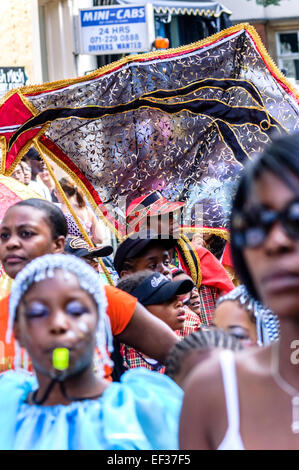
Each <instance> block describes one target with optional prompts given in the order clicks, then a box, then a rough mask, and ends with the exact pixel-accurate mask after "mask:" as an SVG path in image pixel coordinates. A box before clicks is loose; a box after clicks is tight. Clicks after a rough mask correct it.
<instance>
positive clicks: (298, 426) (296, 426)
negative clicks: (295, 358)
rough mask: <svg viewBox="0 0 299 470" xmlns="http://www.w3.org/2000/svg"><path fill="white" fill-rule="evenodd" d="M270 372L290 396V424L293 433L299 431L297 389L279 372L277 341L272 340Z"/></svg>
mask: <svg viewBox="0 0 299 470" xmlns="http://www.w3.org/2000/svg"><path fill="white" fill-rule="evenodd" d="M271 374H272V377H273V379H274V380H275V382H276V384H277V385H278V386H279V388H281V390H283V391H284V392H286V393H287V394H288V395H290V396H291V397H292V425H291V429H292V432H293V433H294V434H298V433H299V391H298V390H296V389H295V388H294V387H292V385H290V384H289V383H288V382H286V381H285V380H284V379H283V378H282V377H281V375H280V373H279V342H278V341H277V342H273V345H272V348H271Z"/></svg>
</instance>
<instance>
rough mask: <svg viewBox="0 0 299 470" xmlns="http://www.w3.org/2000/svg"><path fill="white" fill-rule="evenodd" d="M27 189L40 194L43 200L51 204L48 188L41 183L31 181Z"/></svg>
mask: <svg viewBox="0 0 299 470" xmlns="http://www.w3.org/2000/svg"><path fill="white" fill-rule="evenodd" d="M28 188H31V189H33V191H35V192H36V193H38V194H40V195H41V196H42V197H43V198H44V199H46V200H47V201H51V202H52V198H51V193H50V191H49V189H48V187H47V186H46V185H45V184H44V183H43V182H42V181H33V180H31V181H30V182H29V184H28Z"/></svg>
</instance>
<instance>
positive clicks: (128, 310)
mask: <svg viewBox="0 0 299 470" xmlns="http://www.w3.org/2000/svg"><path fill="white" fill-rule="evenodd" d="M104 288H105V293H106V297H107V302H108V307H107V314H108V316H109V318H110V323H111V329H112V334H113V335H114V336H116V335H119V334H120V333H121V332H122V331H124V329H125V328H126V327H127V325H128V323H129V322H130V320H131V318H132V316H133V313H134V310H135V308H136V304H137V299H136V298H135V297H133V296H132V295H130V294H128V293H127V292H123V291H122V290H120V289H117V288H116V287H112V286H108V285H105V286H104ZM8 300H9V296H7V297H3V298H2V299H1V300H0V372H4V371H5V370H8V369H12V368H13V363H14V355H15V346H14V338H13V337H12V338H11V342H10V343H6V341H5V336H6V331H7V326H8Z"/></svg>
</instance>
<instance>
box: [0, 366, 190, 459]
mask: <svg viewBox="0 0 299 470" xmlns="http://www.w3.org/2000/svg"><path fill="white" fill-rule="evenodd" d="M36 388H37V382H36V379H35V378H34V377H29V376H27V375H24V374H22V373H19V372H13V371H9V372H4V373H3V374H1V375H0V449H1V450H54V449H55V450H56V449H57V450H65V449H66V450H67V449H69V450H85V449H86V450H97V449H109V450H120V449H122V450H134V449H136V450H138V449H139V450H148V449H149V450H159V449H161V450H164V449H177V448H178V427H179V414H180V410H181V405H182V399H183V391H182V389H181V388H180V387H178V386H177V385H176V384H175V383H174V382H173V381H172V380H171V379H170V378H169V377H167V376H165V375H162V374H159V373H157V372H151V371H148V370H147V369H145V368H143V367H141V368H138V369H132V370H130V371H128V372H126V373H125V374H124V375H123V376H122V381H121V383H118V382H114V383H112V384H111V385H110V386H109V387H108V388H107V389H106V390H105V392H104V393H103V395H102V396H101V397H100V398H98V399H97V400H84V401H75V402H72V403H71V404H70V405H67V406H65V405H56V406H40V405H28V404H27V403H26V398H27V396H28V393H29V392H31V391H33V390H35V389H36Z"/></svg>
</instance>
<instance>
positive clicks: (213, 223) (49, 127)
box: [0, 24, 299, 239]
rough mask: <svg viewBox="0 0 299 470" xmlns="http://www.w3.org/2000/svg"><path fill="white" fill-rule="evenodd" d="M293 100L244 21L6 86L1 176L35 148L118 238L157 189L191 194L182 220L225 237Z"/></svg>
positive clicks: (292, 116)
mask: <svg viewBox="0 0 299 470" xmlns="http://www.w3.org/2000/svg"><path fill="white" fill-rule="evenodd" d="M298 103H299V97H298V94H296V91H295V89H293V88H292V85H291V84H290V83H288V81H287V79H286V78H285V77H284V76H283V74H282V73H281V72H280V71H279V70H278V68H277V67H276V66H275V64H274V63H273V62H272V60H271V58H270V57H269V55H268V54H267V52H266V50H265V48H264V46H263V45H262V42H261V40H260V39H259V37H258V35H257V33H256V31H255V30H254V28H253V27H252V26H249V25H247V24H241V25H237V26H234V27H232V28H230V29H227V30H225V31H222V32H221V33H218V34H216V35H214V36H211V37H209V38H207V39H205V40H203V41H200V42H197V43H194V44H191V45H189V46H184V47H180V48H177V49H170V50H165V51H159V52H156V51H154V52H151V53H148V54H141V55H136V56H127V57H125V58H124V59H122V60H120V61H117V62H114V63H112V64H110V65H107V66H104V67H102V68H101V69H99V70H97V71H94V72H92V73H91V74H89V75H86V76H85V77H81V78H76V79H71V80H64V81H59V82H55V83H47V84H44V85H40V86H31V87H24V88H21V89H19V90H17V91H16V90H12V91H11V92H9V93H8V94H7V95H6V97H5V98H4V100H3V101H2V104H1V107H0V141H1V172H2V173H3V174H5V175H10V174H11V173H12V171H13V170H14V168H15V166H16V165H17V163H18V162H19V161H20V159H21V158H22V156H23V155H24V154H25V152H26V151H27V150H28V149H29V147H30V146H31V145H34V146H35V148H36V149H37V150H38V151H39V152H40V153H41V154H42V155H46V156H47V157H49V158H50V159H52V160H53V161H54V162H56V163H57V164H58V165H59V166H60V167H61V168H62V169H64V170H65V171H66V172H67V173H68V174H69V175H70V176H71V177H72V178H73V179H74V180H75V181H76V182H77V184H78V185H79V186H80V187H81V188H82V189H83V191H84V193H85V195H86V196H87V197H88V199H89V201H90V203H91V204H92V206H93V208H94V209H95V210H96V211H97V214H98V215H100V216H101V217H104V218H105V219H106V222H107V223H108V224H110V227H111V228H113V229H115V230H116V234H117V235H118V237H119V239H122V238H123V237H124V236H125V212H126V208H127V207H128V205H129V204H130V202H131V201H132V200H133V199H135V198H136V197H139V196H142V195H143V194H146V193H149V192H151V191H153V190H154V191H155V190H158V191H160V192H161V194H162V195H163V196H164V197H165V198H166V199H167V200H172V201H186V202H187V204H186V206H185V207H186V208H187V209H186V210H187V211H189V212H188V213H187V220H188V214H189V215H190V217H189V221H188V222H187V223H186V225H187V226H188V225H193V226H194V225H197V224H199V225H201V226H202V225H203V226H204V227H206V229H207V230H209V231H210V232H211V233H218V234H223V236H224V237H225V236H226V232H227V227H228V216H229V212H230V201H231V197H232V195H233V192H234V188H235V185H236V181H237V179H238V176H239V174H240V172H241V170H242V168H243V166H244V163H246V162H247V161H248V160H250V159H252V158H254V156H255V155H256V154H257V153H258V152H260V151H262V150H263V148H264V146H265V145H266V144H267V143H268V142H269V141H270V140H271V139H272V138H273V137H274V136H275V135H277V134H278V135H279V134H283V133H288V132H294V131H296V130H297V129H298V127H299V125H298V114H299V106H298ZM196 203H202V207H203V221H202V222H198V220H195V221H194V215H195V211H194V206H195V204H196ZM193 228H194V227H193Z"/></svg>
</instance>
